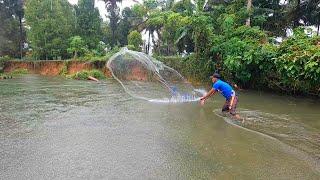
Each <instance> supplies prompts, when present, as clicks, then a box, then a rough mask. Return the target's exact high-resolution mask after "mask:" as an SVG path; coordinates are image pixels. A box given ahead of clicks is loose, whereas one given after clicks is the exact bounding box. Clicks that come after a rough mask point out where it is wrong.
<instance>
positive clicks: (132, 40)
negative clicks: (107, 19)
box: [128, 31, 143, 51]
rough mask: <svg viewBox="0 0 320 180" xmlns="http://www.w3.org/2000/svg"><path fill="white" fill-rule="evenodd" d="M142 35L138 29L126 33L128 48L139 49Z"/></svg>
mask: <svg viewBox="0 0 320 180" xmlns="http://www.w3.org/2000/svg"><path fill="white" fill-rule="evenodd" d="M142 43H143V42H142V36H141V34H140V33H139V32H138V31H132V32H130V34H129V35H128V49H131V50H134V51H141V47H140V46H141V45H142Z"/></svg>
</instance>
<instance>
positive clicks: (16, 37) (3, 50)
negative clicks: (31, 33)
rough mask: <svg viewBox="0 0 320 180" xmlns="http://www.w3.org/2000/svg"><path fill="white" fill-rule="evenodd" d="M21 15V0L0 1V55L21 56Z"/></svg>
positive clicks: (22, 38)
mask: <svg viewBox="0 0 320 180" xmlns="http://www.w3.org/2000/svg"><path fill="white" fill-rule="evenodd" d="M23 16H24V10H23V1H22V0H3V1H0V22H1V26H0V56H4V55H9V56H11V57H20V58H22V56H23V44H24V42H25V30H24V27H23V23H22V19H23Z"/></svg>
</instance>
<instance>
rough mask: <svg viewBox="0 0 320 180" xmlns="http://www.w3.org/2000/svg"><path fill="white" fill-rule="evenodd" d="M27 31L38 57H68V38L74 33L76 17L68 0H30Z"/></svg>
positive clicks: (34, 53) (28, 3)
mask: <svg viewBox="0 0 320 180" xmlns="http://www.w3.org/2000/svg"><path fill="white" fill-rule="evenodd" d="M25 13H26V14H25V16H26V23H27V26H28V27H29V28H30V29H29V31H28V32H27V37H28V41H29V43H30V45H31V48H32V51H33V56H35V57H36V58H37V59H39V58H40V59H43V58H45V59H54V58H58V57H62V58H68V57H69V54H68V52H67V48H68V44H69V43H68V39H69V38H70V37H71V36H72V35H73V32H74V27H75V24H74V23H75V17H74V12H73V11H72V6H71V5H70V4H69V2H68V1H67V0H43V1H38V0H28V1H27V2H26V11H25Z"/></svg>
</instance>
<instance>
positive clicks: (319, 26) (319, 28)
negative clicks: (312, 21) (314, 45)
mask: <svg viewBox="0 0 320 180" xmlns="http://www.w3.org/2000/svg"><path fill="white" fill-rule="evenodd" d="M319 31H320V24H318V31H317V36H319V35H320V34H319Z"/></svg>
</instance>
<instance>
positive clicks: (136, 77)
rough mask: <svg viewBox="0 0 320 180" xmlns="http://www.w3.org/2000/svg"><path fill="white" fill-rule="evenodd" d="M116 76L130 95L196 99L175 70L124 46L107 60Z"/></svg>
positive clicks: (150, 98) (156, 99)
mask: <svg viewBox="0 0 320 180" xmlns="http://www.w3.org/2000/svg"><path fill="white" fill-rule="evenodd" d="M107 67H108V68H109V69H110V71H111V73H112V75H113V77H114V78H115V79H116V80H117V81H119V83H120V84H121V85H122V86H123V88H124V89H125V91H126V92H127V93H129V94H130V95H131V96H133V97H136V98H140V99H145V100H148V101H154V102H188V101H197V100H199V98H200V96H201V95H202V94H203V92H201V91H199V90H197V89H195V88H194V87H193V86H192V85H191V84H190V83H189V82H188V81H186V79H185V78H184V77H183V76H182V75H181V74H180V73H178V72H177V71H176V70H174V69H172V68H170V67H168V66H166V65H164V64H163V63H162V62H160V61H157V60H156V59H154V58H152V57H150V56H148V55H147V54H144V53H142V52H136V51H131V50H128V49H127V48H123V49H122V50H121V51H120V52H118V53H116V54H115V55H113V56H112V57H111V58H110V60H109V61H108V63H107Z"/></svg>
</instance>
